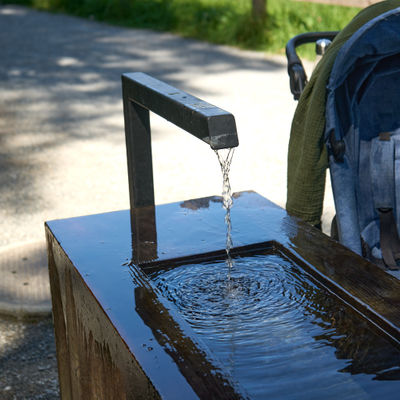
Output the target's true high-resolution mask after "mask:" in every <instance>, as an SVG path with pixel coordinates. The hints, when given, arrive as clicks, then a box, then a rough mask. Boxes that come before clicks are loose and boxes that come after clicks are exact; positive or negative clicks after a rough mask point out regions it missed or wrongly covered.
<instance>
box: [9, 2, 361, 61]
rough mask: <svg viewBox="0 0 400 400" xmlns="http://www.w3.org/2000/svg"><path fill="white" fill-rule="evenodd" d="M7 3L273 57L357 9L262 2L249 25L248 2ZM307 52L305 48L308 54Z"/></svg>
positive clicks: (335, 24) (340, 22)
mask: <svg viewBox="0 0 400 400" xmlns="http://www.w3.org/2000/svg"><path fill="white" fill-rule="evenodd" d="M3 3H4V1H3ZM10 3H19V4H25V5H30V6H32V7H35V8H39V9H45V10H49V11H55V12H66V13H69V14H73V15H78V16H81V17H91V18H95V19H96V20H99V21H105V22H108V23H112V24H117V25H122V26H129V27H135V28H150V29H155V30H161V31H170V32H175V33H178V34H180V35H182V36H187V37H192V38H197V39H202V40H207V41H209V42H212V43H219V44H227V45H232V46H237V47H241V48H247V49H256V50H263V51H267V52H273V53H283V51H284V47H285V44H286V42H287V41H288V40H289V39H290V38H291V37H293V36H294V35H296V34H298V33H302V32H310V31H322V30H340V29H342V28H343V27H344V26H345V25H346V24H347V23H348V22H349V21H350V20H351V18H352V17H353V16H354V15H355V14H356V13H357V12H358V11H359V9H358V8H353V7H341V6H331V5H325V4H317V3H304V2H296V1H292V0H267V4H268V9H267V12H268V16H267V18H266V20H265V21H254V20H253V18H252V17H251V0H16V1H15V0H14V1H10ZM305 47H306V46H305ZM312 52H313V50H305V54H308V55H309V54H312ZM303 55H304V51H303Z"/></svg>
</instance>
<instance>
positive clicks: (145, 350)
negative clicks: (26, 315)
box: [46, 192, 400, 399]
mask: <svg viewBox="0 0 400 400" xmlns="http://www.w3.org/2000/svg"><path fill="white" fill-rule="evenodd" d="M149 215H150V216H153V217H152V218H147V217H146V216H149ZM231 216H232V224H233V227H234V229H233V242H234V244H235V246H236V248H239V247H241V246H246V248H247V249H248V246H249V245H250V250H251V251H252V249H253V250H257V246H259V247H260V248H265V247H272V248H276V249H279V251H282V252H283V253H284V254H286V255H287V256H288V257H289V258H290V259H292V260H294V261H295V262H296V263H297V264H298V265H300V266H302V267H303V268H304V269H305V270H306V271H307V272H308V273H310V274H311V275H313V276H314V277H315V278H316V279H317V280H318V281H319V282H322V284H323V285H324V286H325V287H328V288H329V289H330V290H331V291H332V292H333V293H335V294H336V295H337V296H338V297H340V298H342V299H344V301H345V302H347V303H348V304H350V305H351V306H352V307H353V308H354V309H355V310H356V311H357V312H359V313H360V314H361V315H363V316H364V318H368V319H369V320H372V321H373V323H374V324H375V326H376V329H378V330H379V331H380V332H381V334H382V335H385V336H387V337H389V338H390V339H391V340H392V342H393V343H397V344H398V343H399V341H400V282H399V281H398V280H397V279H395V278H393V277H392V276H390V275H388V274H386V273H385V272H384V271H382V270H380V269H379V268H378V267H376V266H375V265H373V264H371V263H369V262H368V261H365V260H364V259H362V258H361V257H359V256H358V255H356V254H354V253H352V252H350V251H349V250H347V249H345V248H344V247H343V246H341V245H340V244H339V243H336V242H334V241H332V240H330V239H329V238H328V237H326V236H325V235H323V234H322V233H321V232H319V231H317V230H316V229H314V228H312V227H311V226H309V225H307V224H303V223H301V222H299V221H296V220H295V219H293V218H291V217H289V216H288V215H287V214H286V212H285V211H284V210H283V209H281V208H279V207H277V206H275V205H274V204H273V203H271V202H269V201H268V200H266V199H264V198H262V197H261V196H259V195H257V194H256V193H253V192H244V193H239V194H236V195H235V203H234V207H233V209H232V212H231ZM132 218H133V224H132V229H133V232H131V214H130V211H128V210H127V211H119V212H113V213H107V214H101V215H92V216H86V217H80V218H72V219H67V220H59V221H51V222H48V223H47V224H46V231H47V240H48V251H49V269H50V280H51V290H52V299H53V313H54V322H55V331H56V341H57V353H58V363H59V374H60V385H61V392H62V396H63V398H64V399H95V398H96V399H110V398H113V399H115V398H117V399H119V398H122V399H125V398H127V399H131V398H132V399H133V398H158V397H161V398H165V399H174V398H185V399H190V398H207V399H210V398H245V397H246V394H245V392H244V390H243V389H241V388H240V387H238V386H237V385H235V384H234V383H232V380H231V378H230V376H229V374H228V373H226V371H225V370H224V368H223V366H221V365H219V363H218V361H217V360H216V359H215V358H214V356H212V354H211V353H210V352H209V350H208V349H207V348H206V347H205V346H204V345H203V344H202V343H201V342H200V341H199V340H198V339H197V337H196V335H195V334H194V332H193V331H192V330H191V329H190V328H189V326H188V325H187V324H186V323H185V322H184V321H183V320H182V318H181V316H180V315H178V314H177V312H176V311H175V309H174V307H173V306H171V304H170V303H169V302H168V301H166V300H165V299H164V298H163V297H162V296H161V295H159V294H158V292H157V290H154V288H153V286H152V283H151V282H150V281H149V280H148V279H147V277H146V276H145V275H144V273H143V271H142V270H141V268H139V267H138V265H139V264H140V265H141V266H142V268H153V267H154V266H156V265H157V264H158V265H159V264H164V265H165V264H168V263H171V264H172V263H173V262H172V261H171V260H172V259H174V260H175V261H174V262H178V261H179V262H184V259H185V258H187V257H188V258H187V260H192V259H195V258H200V259H201V258H202V257H204V254H206V255H207V257H210V256H211V257H220V256H221V254H223V252H222V253H221V250H223V249H224V247H225V226H224V210H223V209H222V206H221V199H220V198H219V197H209V198H205V199H199V200H191V201H186V202H182V203H175V204H167V205H162V206H157V207H155V208H154V207H150V208H149V207H146V208H138V209H135V210H134V213H133V214H132ZM135 218H139V221H141V223H140V224H139V227H138V225H137V224H135V221H134V219H135ZM137 229H139V230H140V231H136V230H137ZM132 238H133V240H132ZM140 238H146V240H144V241H141V240H140ZM257 243H258V244H257ZM132 246H133V247H132ZM238 250H239V251H241V249H237V251H238ZM132 254H133V257H132ZM132 260H134V261H135V262H134V263H133V262H132ZM168 260H170V261H168ZM224 395H225V397H224Z"/></svg>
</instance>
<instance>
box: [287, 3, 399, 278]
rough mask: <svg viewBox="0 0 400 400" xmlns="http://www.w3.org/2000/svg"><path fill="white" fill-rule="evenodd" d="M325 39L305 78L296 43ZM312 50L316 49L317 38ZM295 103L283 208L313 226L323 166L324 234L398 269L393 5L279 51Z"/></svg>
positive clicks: (396, 58) (319, 209)
mask: <svg viewBox="0 0 400 400" xmlns="http://www.w3.org/2000/svg"><path fill="white" fill-rule="evenodd" d="M320 39H327V40H329V41H328V42H326V41H325V42H322V44H325V48H326V44H327V43H330V41H332V44H330V45H329V47H328V49H327V50H326V52H325V54H324V56H323V57H322V59H321V61H320V62H319V64H318V65H317V66H316V68H315V70H314V72H313V75H312V77H311V79H310V82H307V76H306V73H305V71H304V67H303V65H302V63H301V61H300V59H299V57H298V55H297V53H296V47H297V46H299V45H301V44H303V43H308V42H314V41H318V40H320ZM319 44H320V46H319V48H320V49H323V48H324V47H323V46H321V42H319ZM286 54H287V58H288V72H289V76H290V88H291V91H292V93H293V95H294V98H295V99H299V104H298V107H297V109H296V113H295V116H294V119H293V123H292V131H291V137H290V143H289V155H288V195H287V210H288V212H289V213H290V214H292V215H294V216H297V217H300V218H302V219H304V220H306V221H307V222H310V223H311V224H313V225H318V223H320V218H321V214H322V202H323V195H324V193H323V192H324V184H325V171H326V168H327V167H328V166H329V169H330V174H331V182H332V191H333V196H334V201H335V209H336V216H335V218H334V220H333V221H332V228H331V236H332V237H333V238H334V239H336V240H339V241H340V242H341V243H342V244H343V245H345V246H346V247H348V248H350V249H351V250H353V251H354V252H356V253H358V254H360V255H362V256H363V257H366V258H368V259H369V260H370V261H372V262H374V263H375V264H377V265H379V266H380V267H381V268H384V269H388V270H398V269H399V265H400V239H399V234H398V232H400V1H393V0H392V1H390V0H389V1H384V2H381V3H377V4H375V5H373V6H370V7H368V8H367V9H365V10H363V11H362V12H361V13H360V14H358V15H357V16H356V17H355V19H354V20H353V21H352V22H351V23H350V24H349V25H348V26H347V27H346V28H345V29H344V30H343V31H341V32H320V33H306V34H303V35H299V36H296V37H295V38H293V39H292V40H291V41H289V43H288V44H287V47H286Z"/></svg>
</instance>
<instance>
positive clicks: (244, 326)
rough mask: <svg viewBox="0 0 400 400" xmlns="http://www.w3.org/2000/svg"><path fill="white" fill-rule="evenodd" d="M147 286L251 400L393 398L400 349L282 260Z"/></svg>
mask: <svg viewBox="0 0 400 400" xmlns="http://www.w3.org/2000/svg"><path fill="white" fill-rule="evenodd" d="M228 269H230V271H228ZM227 276H229V277H230V278H229V279H227ZM150 277H151V278H152V280H153V281H154V283H155V284H156V286H157V287H158V288H159V289H160V290H161V292H162V293H163V295H164V296H165V297H167V298H168V299H169V300H170V301H171V302H173V303H174V304H175V306H176V307H177V308H178V310H179V311H180V313H181V314H182V315H183V317H184V318H185V319H186V321H187V322H188V323H189V324H190V325H191V327H192V328H193V329H194V331H195V332H196V333H197V334H198V335H199V336H200V337H201V338H202V339H203V341H204V342H205V343H206V344H207V345H208V347H209V348H210V349H211V351H213V352H214V354H215V355H216V356H217V358H219V360H220V361H221V362H222V363H223V365H224V366H225V368H227V369H228V370H229V372H230V374H231V375H232V376H233V378H234V379H235V380H237V381H238V382H239V383H240V384H241V385H242V387H244V388H245V389H246V390H247V392H248V394H249V396H250V398H252V399H267V398H270V399H285V400H289V399H296V400H301V399H307V400H311V399H321V398H324V399H339V398H340V399H357V400H360V399H376V398H378V397H379V398H382V399H398V396H399V394H398V393H399V392H400V350H399V349H398V348H397V347H395V346H394V345H393V344H392V343H391V342H389V341H387V340H386V338H385V337H384V336H383V335H382V334H381V333H380V332H378V331H377V330H376V328H374V327H373V326H372V325H371V324H370V323H369V322H368V321H366V320H365V319H363V318H362V317H360V316H359V315H357V314H356V313H355V312H354V311H353V310H352V309H351V308H350V307H349V306H347V305H346V304H345V303H343V302H341V301H339V300H338V299H337V298H336V297H335V296H334V295H333V294H331V293H330V292H329V291H328V290H326V289H325V288H323V287H320V286H319V285H317V284H316V283H315V281H314V280H313V278H311V277H310V276H308V275H307V274H306V273H305V272H304V271H303V270H302V269H301V268H300V267H299V266H297V265H296V264H294V263H293V262H292V261H291V260H289V259H288V258H287V257H286V256H284V255H283V254H280V253H277V252H275V253H272V252H268V253H266V254H262V255H258V256H251V257H242V258H235V260H234V263H233V266H230V265H229V264H227V263H226V262H225V261H224V260H221V261H213V262H208V263H202V264H191V265H183V266H178V267H175V268H171V269H159V270H157V271H155V272H152V273H151V274H150Z"/></svg>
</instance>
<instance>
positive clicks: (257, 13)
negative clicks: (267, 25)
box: [252, 0, 267, 19]
mask: <svg viewBox="0 0 400 400" xmlns="http://www.w3.org/2000/svg"><path fill="white" fill-rule="evenodd" d="M252 3H253V8H252V14H253V18H254V19H264V18H265V16H266V14H267V5H266V0H252Z"/></svg>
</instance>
